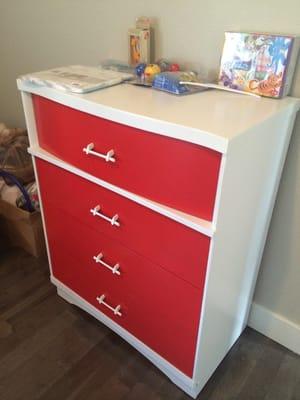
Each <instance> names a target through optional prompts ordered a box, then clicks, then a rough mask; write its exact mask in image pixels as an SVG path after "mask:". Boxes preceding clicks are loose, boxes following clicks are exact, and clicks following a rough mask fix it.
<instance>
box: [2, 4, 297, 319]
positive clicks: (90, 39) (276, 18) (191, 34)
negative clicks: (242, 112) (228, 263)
mask: <svg viewBox="0 0 300 400" xmlns="http://www.w3.org/2000/svg"><path fill="white" fill-rule="evenodd" d="M139 15H147V16H150V17H155V18H156V29H155V46H156V56H157V57H161V56H164V57H166V58H170V59H173V60H177V61H179V62H183V63H185V64H186V66H188V67H192V68H196V69H197V70H200V71H201V73H202V74H203V76H209V77H214V76H215V74H216V71H217V69H218V63H219V57H220V54H221V50H222V44H223V32H224V31H225V30H230V29H234V30H258V31H269V32H282V33H297V34H300V17H299V15H300V2H299V0H286V1H282V0H280V1H279V0H252V1H245V0H227V1H220V0H219V1H217V0H210V1H202V0H190V1H189V0H172V1H167V0H165V1H163V0H151V1H149V0H147V1H144V0H126V1H124V0H86V1H80V0H49V1H45V0H44V1H39V0H27V1H24V2H23V1H20V0H1V3H0V49H1V53H0V54H1V61H0V93H1V96H0V121H1V120H3V121H5V122H6V123H7V124H10V125H16V124H17V125H24V119H23V114H22V109H21V104H20V99H19V95H18V93H17V91H16V86H15V78H16V76H17V75H19V74H23V73H26V72H32V71H35V70H40V69H43V68H47V67H52V66H59V65H66V64H71V63H81V64H84V63H86V64H97V63H98V62H99V61H100V60H101V59H104V58H108V57H112V58H118V59H126V58H127V29H128V27H130V26H132V25H133V24H134V20H135V17H137V16H139ZM292 94H293V95H295V96H298V97H300V68H299V62H298V68H297V71H296V76H295V79H294V85H293V91H292ZM274 101H275V100H274ZM299 133H300V121H299V118H298V122H297V124H296V128H295V132H294V135H293V138H292V142H291V145H290V150H289V154H288V159H287V163H286V166H285V169H284V173H283V179H282V182H281V185H280V189H279V195H278V199H277V203H276V207H275V210H274V214H273V219H272V223H271V227H270V232H269V236H268V240H267V246H266V249H265V252H264V257H263V262H262V269H261V273H260V276H259V281H258V285H257V289H256V294H255V301H256V302H257V303H259V304H261V305H263V306H265V307H267V308H269V309H270V310H272V311H274V312H276V313H279V314H281V315H283V316H284V317H286V318H287V319H290V320H291V321H293V322H295V323H298V324H300V307H299V288H300V245H299V239H300V138H299Z"/></svg>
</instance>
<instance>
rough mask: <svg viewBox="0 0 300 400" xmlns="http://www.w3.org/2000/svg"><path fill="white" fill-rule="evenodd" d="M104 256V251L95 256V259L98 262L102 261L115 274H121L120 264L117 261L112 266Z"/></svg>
mask: <svg viewBox="0 0 300 400" xmlns="http://www.w3.org/2000/svg"><path fill="white" fill-rule="evenodd" d="M103 257H104V255H103V253H99V254H98V255H97V256H94V257H93V259H94V260H95V261H96V263H100V264H101V265H103V266H104V267H106V268H108V269H109V270H110V271H111V272H112V273H113V274H117V275H121V272H120V271H119V269H120V264H119V263H117V264H115V265H114V266H113V267H112V266H110V265H109V264H107V263H106V262H105V261H103Z"/></svg>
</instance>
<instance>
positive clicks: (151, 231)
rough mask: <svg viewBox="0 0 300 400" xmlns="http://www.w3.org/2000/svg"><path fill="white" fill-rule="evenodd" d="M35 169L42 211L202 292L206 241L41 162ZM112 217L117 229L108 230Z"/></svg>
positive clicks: (164, 219)
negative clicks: (69, 219) (53, 210)
mask: <svg viewBox="0 0 300 400" xmlns="http://www.w3.org/2000/svg"><path fill="white" fill-rule="evenodd" d="M36 165H37V172H38V177H39V183H40V189H41V195H42V200H43V204H44V207H47V205H48V204H49V206H51V205H52V204H53V205H55V207H57V208H59V209H60V210H61V211H62V212H65V213H70V214H71V215H73V216H74V217H75V218H76V219H77V224H78V227H79V226H80V225H81V224H82V223H83V224H85V225H87V226H90V227H91V228H93V229H95V230H97V231H98V232H101V233H104V234H105V235H107V236H109V237H111V238H112V239H114V240H117V241H119V242H120V243H122V244H124V245H125V246H126V247H129V248H131V249H133V250H134V251H135V252H136V253H139V254H141V255H143V256H144V257H147V258H148V259H150V260H151V261H152V262H154V263H155V264H159V265H160V266H161V267H163V268H165V269H167V270H169V271H170V272H172V273H174V274H176V275H177V276H179V277H181V278H182V279H184V280H186V281H188V282H190V283H192V284H193V285H195V286H197V287H200V288H201V287H202V282H203V279H204V277H205V273H206V265H207V258H208V252H209V245H210V238H209V237H207V236H205V235H202V234H201V233H199V232H196V231H194V230H192V229H190V228H187V227H186V226H184V225H182V224H180V223H177V222H175V221H173V220H171V219H169V218H167V217H164V216H162V215H161V214H159V213H157V212H154V211H152V210H150V209H148V208H147V207H144V206H141V205H139V204H137V203H135V202H133V201H131V200H129V199H127V198H125V197H123V196H120V195H118V194H116V193H113V192H111V191H110V190H107V189H105V188H103V187H101V186H98V185H96V184H94V183H91V182H89V181H87V180H85V179H83V178H81V177H79V176H77V175H75V174H72V173H70V172H67V171H65V170H63V169H61V168H58V167H56V166H54V165H52V164H49V163H47V162H45V161H42V160H39V159H37V160H36ZM98 205H99V206H100V207H101V208H100V210H98V211H96V210H97V209H96V208H95V207H96V206H98ZM91 211H93V213H92V212H91ZM94 214H95V215H94ZM101 216H103V217H104V218H107V220H106V219H104V218H103V217H101ZM114 216H118V218H117V220H116V223H117V224H119V226H118V225H112V221H113V218H114ZM61 223H63V220H62V221H61Z"/></svg>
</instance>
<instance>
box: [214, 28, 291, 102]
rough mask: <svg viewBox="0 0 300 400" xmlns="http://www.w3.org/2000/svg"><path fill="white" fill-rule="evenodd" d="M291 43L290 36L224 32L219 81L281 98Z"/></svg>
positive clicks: (233, 86) (226, 84)
mask: <svg viewBox="0 0 300 400" xmlns="http://www.w3.org/2000/svg"><path fill="white" fill-rule="evenodd" d="M292 44H293V37H292V36H279V35H269V34H259V33H239V32H226V33H225V44H224V49H223V54H222V60H221V67H220V75H219V84H221V85H224V86H227V87H229V88H232V89H237V90H243V91H248V92H253V93H256V94H259V95H261V96H267V97H281V95H282V90H283V87H284V83H285V77H286V74H287V68H288V63H289V58H290V52H291V49H292Z"/></svg>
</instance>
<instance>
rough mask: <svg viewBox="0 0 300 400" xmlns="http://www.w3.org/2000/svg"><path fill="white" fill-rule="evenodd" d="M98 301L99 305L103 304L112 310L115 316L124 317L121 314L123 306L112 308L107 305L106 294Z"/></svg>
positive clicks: (97, 298)
mask: <svg viewBox="0 0 300 400" xmlns="http://www.w3.org/2000/svg"><path fill="white" fill-rule="evenodd" d="M96 300H97V301H98V303H99V304H103V305H104V306H105V307H107V308H108V309H109V310H111V311H112V312H113V313H114V314H115V315H118V316H119V317H122V314H121V311H120V310H121V306H120V304H119V305H117V307H115V308H114V307H112V306H110V305H109V304H107V303H106V302H105V301H104V300H105V294H102V295H101V296H100V297H96Z"/></svg>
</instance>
